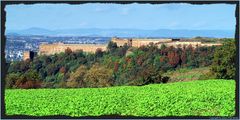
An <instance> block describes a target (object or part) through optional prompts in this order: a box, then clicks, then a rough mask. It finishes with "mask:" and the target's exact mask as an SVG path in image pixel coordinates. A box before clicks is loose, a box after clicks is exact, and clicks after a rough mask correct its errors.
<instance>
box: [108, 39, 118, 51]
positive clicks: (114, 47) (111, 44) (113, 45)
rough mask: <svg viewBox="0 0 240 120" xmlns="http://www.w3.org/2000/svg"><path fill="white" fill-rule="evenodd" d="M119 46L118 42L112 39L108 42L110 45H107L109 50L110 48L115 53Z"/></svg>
mask: <svg viewBox="0 0 240 120" xmlns="http://www.w3.org/2000/svg"><path fill="white" fill-rule="evenodd" d="M117 48H118V46H117V43H115V42H112V41H110V42H109V43H108V45H107V50H108V51H109V52H110V53H114V52H115V50H116V49H117Z"/></svg>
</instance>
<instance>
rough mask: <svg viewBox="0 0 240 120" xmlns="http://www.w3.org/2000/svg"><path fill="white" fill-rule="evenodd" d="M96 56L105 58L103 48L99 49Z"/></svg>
mask: <svg viewBox="0 0 240 120" xmlns="http://www.w3.org/2000/svg"><path fill="white" fill-rule="evenodd" d="M95 56H96V57H102V56H103V51H102V49H101V48H97V49H96V51H95Z"/></svg>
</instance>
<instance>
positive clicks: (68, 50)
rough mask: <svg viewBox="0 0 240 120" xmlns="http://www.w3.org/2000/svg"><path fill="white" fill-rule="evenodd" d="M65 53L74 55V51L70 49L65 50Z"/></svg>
mask: <svg viewBox="0 0 240 120" xmlns="http://www.w3.org/2000/svg"><path fill="white" fill-rule="evenodd" d="M65 53H66V54H67V55H70V54H71V53H72V50H71V49H70V48H69V47H68V48H67V49H66V50H65Z"/></svg>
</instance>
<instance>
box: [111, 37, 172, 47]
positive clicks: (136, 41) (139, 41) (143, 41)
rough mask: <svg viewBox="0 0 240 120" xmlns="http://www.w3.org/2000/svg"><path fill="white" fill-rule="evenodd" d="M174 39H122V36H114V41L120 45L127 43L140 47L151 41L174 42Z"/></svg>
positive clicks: (154, 42) (156, 42) (155, 42)
mask: <svg viewBox="0 0 240 120" xmlns="http://www.w3.org/2000/svg"><path fill="white" fill-rule="evenodd" d="M172 40H173V39H148V38H131V39H126V38H125V39H121V38H116V37H114V38H112V40H111V41H112V42H115V43H117V45H118V46H120V47H121V46H123V45H124V44H125V43H126V44H127V45H128V46H132V47H140V46H143V45H149V44H150V43H153V44H158V43H168V42H172Z"/></svg>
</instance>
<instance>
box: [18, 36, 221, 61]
mask: <svg viewBox="0 0 240 120" xmlns="http://www.w3.org/2000/svg"><path fill="white" fill-rule="evenodd" d="M111 41H112V42H115V43H117V46H118V47H122V46H123V45H124V44H127V45H128V46H131V47H140V46H144V45H149V44H150V43H153V44H155V45H157V46H159V47H160V46H161V45H162V44H165V45H166V46H174V47H178V46H182V47H183V46H184V45H192V47H194V48H195V47H197V46H218V45H222V44H219V43H202V42H196V41H184V40H180V39H148V38H130V39H128V38H117V37H113V38H112V39H111ZM68 48H70V49H71V50H72V51H77V50H83V51H84V52H90V53H94V52H95V51H96V49H102V51H106V50H107V44H63V43H53V44H41V45H40V46H39V52H38V55H52V54H55V53H61V52H64V51H65V50H66V49H68ZM30 54H31V55H30ZM32 57H33V56H32V53H31V52H29V51H28V52H24V57H23V60H26V59H32Z"/></svg>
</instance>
